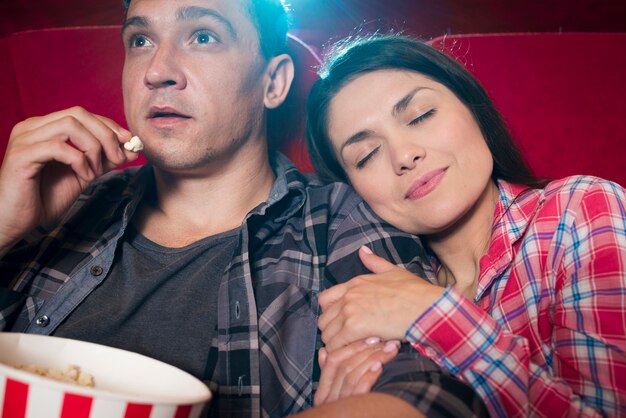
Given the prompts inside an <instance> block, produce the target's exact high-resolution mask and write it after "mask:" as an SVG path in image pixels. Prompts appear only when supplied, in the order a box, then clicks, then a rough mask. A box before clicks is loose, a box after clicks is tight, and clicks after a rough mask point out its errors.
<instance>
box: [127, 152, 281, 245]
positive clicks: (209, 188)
mask: <svg viewBox="0 0 626 418" xmlns="http://www.w3.org/2000/svg"><path fill="white" fill-rule="evenodd" d="M154 174H155V176H154V177H155V189H154V190H155V192H154V195H153V196H152V199H146V200H145V201H144V202H142V204H141V206H140V208H139V209H138V211H137V214H136V215H135V217H134V221H133V222H134V224H135V227H136V228H137V229H138V230H139V231H140V232H141V233H142V234H143V235H144V236H146V237H147V238H148V239H150V240H151V241H154V242H156V243H158V244H160V245H163V246H165V247H172V248H179V247H184V246H186V245H189V244H191V243H193V242H196V241H198V240H200V239H202V238H205V237H208V236H212V235H216V234H219V233H222V232H226V231H229V230H232V229H235V228H238V227H239V226H241V224H242V222H243V220H244V219H245V217H246V215H247V214H248V213H249V212H250V210H252V209H253V208H254V207H256V206H257V205H259V204H260V203H262V202H263V201H265V200H267V198H268V196H269V194H270V191H271V188H272V185H273V183H274V173H273V171H272V168H271V166H270V164H269V160H268V158H267V150H266V149H262V150H252V151H250V152H245V150H243V151H241V152H238V153H237V154H236V155H232V156H230V157H229V158H223V159H221V160H220V161H214V162H212V163H211V164H207V167H205V168H204V169H203V171H202V173H201V174H198V172H197V170H196V172H195V173H193V174H180V173H171V172H167V171H164V170H160V169H157V168H155V169H154Z"/></svg>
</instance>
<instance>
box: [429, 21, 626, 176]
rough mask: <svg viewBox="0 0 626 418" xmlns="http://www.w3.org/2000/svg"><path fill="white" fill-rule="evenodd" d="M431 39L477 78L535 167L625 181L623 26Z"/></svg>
mask: <svg viewBox="0 0 626 418" xmlns="http://www.w3.org/2000/svg"><path fill="white" fill-rule="evenodd" d="M432 45H433V46H435V47H437V48H439V49H442V50H443V51H445V52H446V53H448V54H451V55H452V56H454V57H456V58H457V59H458V60H459V61H460V62H461V63H463V64H464V65H465V66H466V67H467V68H468V69H469V71H470V72H472V73H473V74H474V75H475V76H476V77H477V78H478V79H479V80H480V82H481V83H482V84H483V86H484V87H485V89H486V90H487V92H488V93H489V95H490V96H491V98H492V99H493V101H494V102H495V104H496V106H497V108H498V109H499V110H500V111H501V113H502V115H503V116H504V119H505V120H506V122H507V124H508V126H509V128H510V129H511V131H512V133H513V136H514V138H515V140H516V141H517V142H518V143H519V145H520V147H521V149H522V152H523V153H524V155H525V156H526V157H527V160H528V161H529V163H530V165H531V167H532V168H533V170H534V171H535V174H537V175H538V176H540V177H553V178H556V177H562V176H566V175H570V174H593V175H596V176H600V177H604V178H607V179H609V180H613V181H617V182H618V183H620V184H622V185H626V76H625V74H626V33H602V34H601V33H519V34H491V35H453V36H445V37H440V38H436V39H434V40H433V41H432Z"/></svg>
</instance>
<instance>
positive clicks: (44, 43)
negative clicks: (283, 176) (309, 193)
mask: <svg viewBox="0 0 626 418" xmlns="http://www.w3.org/2000/svg"><path fill="white" fill-rule="evenodd" d="M288 49H289V52H290V53H291V54H292V56H293V57H294V61H295V63H296V67H297V68H296V74H297V75H296V78H295V80H294V83H295V84H294V86H293V87H292V90H291V92H290V94H289V96H288V98H287V101H286V103H285V104H284V105H282V106H281V107H280V108H279V109H277V110H273V111H271V112H270V114H269V122H268V125H269V128H268V129H269V131H270V133H269V136H270V138H271V143H272V144H273V145H275V146H276V147H277V148H279V149H281V150H282V151H284V152H286V153H287V154H288V155H289V156H290V157H291V158H292V159H293V160H294V161H295V162H296V164H297V165H298V166H299V167H300V168H301V169H303V170H304V171H311V170H312V169H311V166H310V163H309V162H308V157H307V154H306V147H305V143H304V139H303V130H304V112H305V104H306V95H307V94H308V91H309V89H310V87H311V85H312V84H313V82H314V81H315V79H316V77H317V76H316V73H315V70H314V68H313V67H315V66H316V65H317V64H318V63H319V60H318V58H317V56H316V55H315V53H314V52H313V51H312V50H311V49H310V48H308V47H307V46H306V45H305V44H304V43H303V42H302V41H300V40H298V39H296V38H293V37H290V38H289V42H288ZM123 64H124V50H123V45H122V40H121V28H120V26H98V27H78V28H62V29H41V30H33V31H27V32H19V33H15V34H12V35H11V36H9V37H7V38H4V39H0V76H2V80H3V83H0V94H1V95H2V98H3V100H2V101H1V102H2V104H1V105H0V106H2V109H1V110H2V114H3V117H2V118H1V119H0V158H2V155H3V154H4V150H5V148H6V142H7V140H8V138H9V134H10V132H11V129H12V127H13V126H14V125H15V124H16V123H17V122H19V121H20V120H22V119H24V118H28V117H31V116H39V115H45V114H48V113H50V112H54V111H58V110H61V109H65V108H68V107H71V106H77V105H78V106H82V107H84V108H85V109H87V110H89V111H90V112H93V113H97V114H101V115H104V116H107V117H109V118H111V119H113V120H115V121H116V122H118V123H120V124H121V125H123V126H126V122H125V118H124V108H123V100H122V67H123ZM143 162H144V160H140V161H139V162H138V163H143Z"/></svg>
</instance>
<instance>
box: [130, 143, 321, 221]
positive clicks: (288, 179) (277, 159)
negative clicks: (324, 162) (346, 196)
mask: <svg viewBox="0 0 626 418" xmlns="http://www.w3.org/2000/svg"><path fill="white" fill-rule="evenodd" d="M269 160H270V166H271V167H272V170H273V171H274V175H275V176H276V179H275V180H274V184H273V185H272V188H271V190H270V195H269V198H268V199H267V200H266V201H265V202H263V203H261V204H259V205H258V206H257V207H256V208H254V209H253V210H252V211H250V213H249V214H248V217H247V218H249V217H250V216H252V215H265V214H266V212H267V211H268V210H269V209H270V208H272V207H274V206H276V205H277V204H278V203H279V202H281V201H282V200H283V199H286V198H287V197H288V196H290V197H293V200H291V201H290V203H289V204H288V205H287V208H286V210H285V211H284V212H283V213H281V214H280V215H278V216H277V217H276V221H277V222H283V221H284V220H285V219H288V218H290V217H292V216H293V215H294V214H295V213H296V212H298V211H299V210H300V209H301V208H302V206H303V205H304V202H305V200H306V187H307V186H308V185H313V184H317V183H318V182H317V180H316V177H314V176H311V175H306V174H302V173H300V172H299V171H298V169H297V168H296V167H295V166H294V165H293V163H292V162H291V161H289V159H287V157H285V156H284V155H283V154H281V153H280V152H278V151H270V152H269ZM128 173H130V174H132V173H136V174H134V175H132V177H130V179H129V181H128V187H127V188H126V190H125V192H124V195H123V202H126V203H127V204H126V207H125V208H124V212H123V218H122V233H123V231H124V230H125V229H126V226H127V225H128V223H129V221H130V219H131V218H132V216H133V214H134V213H135V210H136V209H137V206H138V205H139V203H140V202H141V200H142V199H143V197H144V195H145V194H146V191H147V190H148V189H149V188H150V187H154V172H153V171H152V166H151V165H150V164H149V163H148V164H145V165H144V166H143V167H140V168H139V169H137V168H131V169H129V170H128ZM320 184H321V183H320ZM247 218H246V219H247Z"/></svg>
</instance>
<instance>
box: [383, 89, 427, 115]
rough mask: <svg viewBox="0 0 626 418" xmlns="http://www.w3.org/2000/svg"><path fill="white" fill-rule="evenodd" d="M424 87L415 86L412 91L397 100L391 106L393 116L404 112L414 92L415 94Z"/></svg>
mask: <svg viewBox="0 0 626 418" xmlns="http://www.w3.org/2000/svg"><path fill="white" fill-rule="evenodd" d="M425 88H426V87H417V88H415V89H414V90H413V91H411V92H410V93H409V94H407V95H406V96H404V97H403V98H402V99H400V100H398V103H396V104H395V105H394V106H393V110H392V111H391V114H392V115H393V116H394V117H397V116H398V115H399V114H400V113H402V112H404V111H405V110H406V108H407V107H408V106H409V103H411V100H413V97H414V96H415V94H417V92H418V91H420V90H423V89H425Z"/></svg>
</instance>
